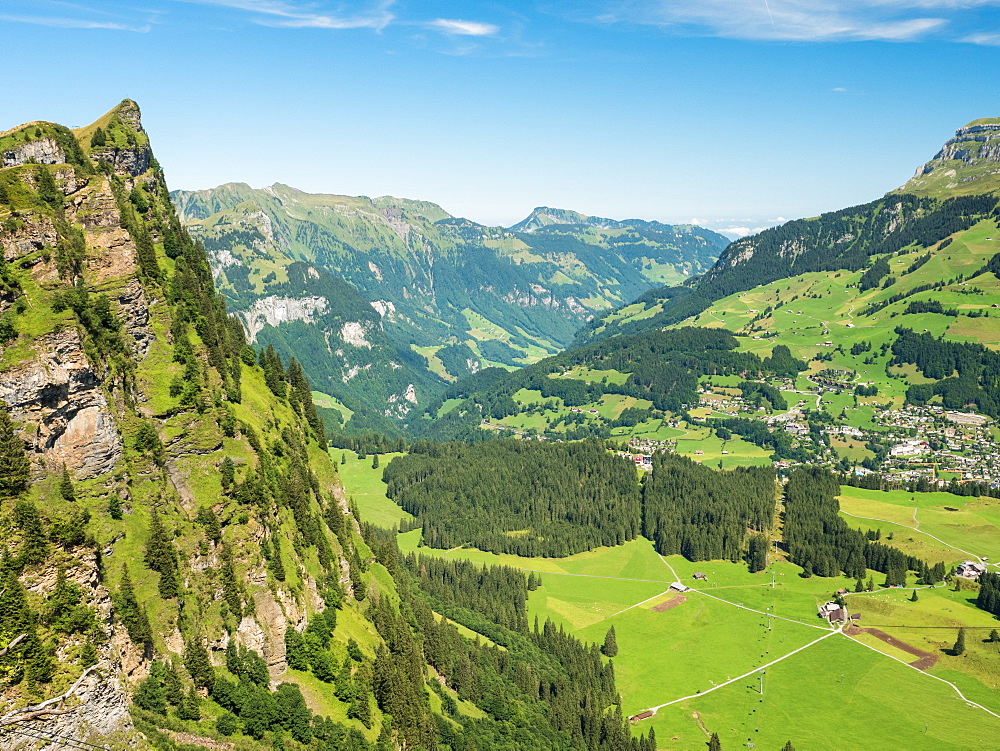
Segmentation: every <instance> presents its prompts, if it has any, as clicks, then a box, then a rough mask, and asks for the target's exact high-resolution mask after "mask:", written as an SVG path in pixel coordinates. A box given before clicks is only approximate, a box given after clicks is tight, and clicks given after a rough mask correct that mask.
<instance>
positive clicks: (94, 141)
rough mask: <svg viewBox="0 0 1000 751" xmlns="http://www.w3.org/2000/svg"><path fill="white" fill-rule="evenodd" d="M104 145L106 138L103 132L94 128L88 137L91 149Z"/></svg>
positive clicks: (98, 128)
mask: <svg viewBox="0 0 1000 751" xmlns="http://www.w3.org/2000/svg"><path fill="white" fill-rule="evenodd" d="M106 143H107V137H106V136H105V135H104V131H103V130H102V129H101V128H100V127H97V128H94V134H93V135H92V136H91V137H90V146H91V148H97V147H99V146H104V145H105V144H106Z"/></svg>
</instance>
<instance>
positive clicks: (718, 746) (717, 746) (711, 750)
mask: <svg viewBox="0 0 1000 751" xmlns="http://www.w3.org/2000/svg"><path fill="white" fill-rule="evenodd" d="M708 751H722V741H720V740H719V734H718V733H712V736H711V737H710V738H709V739H708Z"/></svg>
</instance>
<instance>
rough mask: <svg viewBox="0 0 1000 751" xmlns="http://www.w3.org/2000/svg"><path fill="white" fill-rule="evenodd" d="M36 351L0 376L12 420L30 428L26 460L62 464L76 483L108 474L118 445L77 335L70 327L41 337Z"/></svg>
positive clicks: (1, 394) (118, 455) (0, 390)
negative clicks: (29, 458)
mask: <svg viewBox="0 0 1000 751" xmlns="http://www.w3.org/2000/svg"><path fill="white" fill-rule="evenodd" d="M35 350H36V354H35V356H34V357H33V358H31V359H30V360H25V361H23V362H22V363H21V364H19V365H18V366H17V367H16V368H13V369H11V370H8V371H6V372H4V373H0V399H3V401H4V402H6V404H7V406H8V407H9V409H10V413H11V417H12V418H13V419H14V420H17V421H19V422H25V423H27V424H28V425H30V426H31V427H32V428H34V430H33V431H27V432H25V433H24V437H25V439H26V440H27V441H29V442H30V443H31V445H30V446H29V447H28V448H29V452H30V453H29V455H31V456H32V459H33V460H35V461H36V462H37V461H38V460H39V459H43V460H44V461H45V463H46V464H47V465H48V466H49V467H53V466H54V467H59V466H60V465H61V464H62V463H65V464H66V466H67V468H69V469H70V470H71V471H72V472H73V473H74V474H75V475H76V476H77V477H78V478H91V477H97V476H98V475H102V474H104V473H105V472H110V471H111V470H112V469H113V468H114V466H115V463H116V462H117V461H118V460H119V459H120V458H121V456H122V446H121V440H120V439H119V437H118V431H117V430H116V429H115V423H114V418H113V417H112V415H111V411H110V410H109V409H108V401H107V398H106V397H105V395H104V391H103V390H102V389H101V381H100V378H99V377H98V376H97V374H96V373H95V372H94V370H93V368H91V366H90V363H89V362H88V361H87V356H86V355H85V354H84V352H83V346H82V344H81V342H80V337H79V334H78V333H77V332H76V330H75V329H72V328H65V329H62V330H60V331H55V332H53V333H51V334H46V335H45V336H44V337H41V338H40V339H38V340H37V341H36V342H35Z"/></svg>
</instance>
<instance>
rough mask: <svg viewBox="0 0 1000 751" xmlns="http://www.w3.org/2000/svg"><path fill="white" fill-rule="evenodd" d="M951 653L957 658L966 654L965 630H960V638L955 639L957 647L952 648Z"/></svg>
mask: <svg viewBox="0 0 1000 751" xmlns="http://www.w3.org/2000/svg"><path fill="white" fill-rule="evenodd" d="M951 653H952V654H953V655H954V656H955V657H961V656H962V655H964V654H965V629H964V628H959V629H958V637H957V638H956V639H955V645H954V646H953V647H952V648H951Z"/></svg>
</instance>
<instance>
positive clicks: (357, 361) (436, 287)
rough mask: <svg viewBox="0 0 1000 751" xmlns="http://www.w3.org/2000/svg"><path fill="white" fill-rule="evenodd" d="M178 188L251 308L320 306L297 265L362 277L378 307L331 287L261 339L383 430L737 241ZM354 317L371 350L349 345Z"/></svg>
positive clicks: (219, 268) (427, 206)
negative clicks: (297, 279)
mask: <svg viewBox="0 0 1000 751" xmlns="http://www.w3.org/2000/svg"><path fill="white" fill-rule="evenodd" d="M173 199H174V201H175V203H176V204H177V206H178V210H179V212H180V214H181V216H182V217H183V218H185V219H186V226H187V227H188V228H189V230H190V231H191V232H193V233H194V234H195V235H196V236H197V237H199V238H200V239H201V240H202V241H203V242H204V243H205V246H206V249H207V251H208V255H209V259H210V262H211V263H212V266H213V271H214V274H215V278H216V281H217V283H218V284H219V286H220V289H221V290H222V292H223V294H224V295H225V296H226V297H227V300H228V301H229V304H230V307H231V308H232V309H233V310H234V311H236V312H237V313H240V314H245V313H249V312H250V311H251V310H252V309H253V308H254V306H256V305H258V304H260V301H261V300H263V299H265V298H266V299H271V298H274V297H276V295H277V288H278V287H281V289H282V291H281V292H280V298H281V300H280V304H281V305H284V306H285V309H290V308H291V307H295V308H296V309H297V310H299V311H305V308H306V307H308V305H314V303H308V305H306V304H300V303H297V302H294V301H295V300H297V299H299V298H301V297H302V296H303V295H302V293H301V292H296V291H295V290H292V289H291V288H289V287H288V281H287V278H286V277H287V273H286V269H287V268H288V267H289V266H290V265H291V264H294V263H306V264H308V267H309V268H311V269H312V271H311V272H309V273H310V274H316V275H319V276H320V277H322V278H323V279H329V280H331V281H330V283H331V284H333V283H334V282H333V280H334V279H339V280H341V281H342V282H343V283H346V284H349V285H350V286H352V287H353V288H354V289H355V290H356V291H357V293H358V295H359V296H360V297H359V298H357V299H363V300H365V301H366V302H367V303H368V305H369V306H370V307H371V309H373V310H375V311H377V313H378V317H377V318H373V317H372V316H371V315H370V311H369V312H368V313H367V314H365V313H363V312H362V311H361V310H360V307H359V306H358V305H353V304H352V307H351V311H353V312H350V313H348V312H341V310H340V309H341V308H342V307H343V306H342V305H340V303H338V302H333V301H332V300H333V298H330V297H327V298H325V299H327V300H328V302H327V303H326V304H325V308H324V311H318V312H317V311H316V310H315V309H311V310H312V312H311V313H309V314H306V313H305V312H300V313H297V314H296V316H295V320H291V319H285V320H278V318H276V317H272V319H271V321H270V322H268V324H267V325H266V326H264V327H263V328H261V329H260V330H259V331H256V332H255V335H256V336H261V337H263V339H262V341H264V342H265V343H270V344H273V345H274V346H279V345H280V347H282V348H285V347H290V348H291V349H288V350H284V349H283V350H282V351H289V352H292V353H294V354H295V356H296V358H297V359H300V360H301V361H302V363H303V366H304V367H305V368H306V372H307V374H308V375H309V377H310V379H311V380H312V381H313V383H315V384H316V386H317V389H318V390H320V391H323V392H324V393H327V394H329V395H330V396H333V397H335V398H337V399H338V400H340V401H341V402H343V403H344V404H345V405H346V406H348V407H349V408H350V409H351V410H353V411H354V413H355V415H356V416H352V417H351V422H353V423H356V424H357V425H361V424H362V422H363V421H365V420H367V421H368V422H367V424H366V428H377V429H379V430H381V431H383V432H392V431H393V430H395V429H398V428H393V426H392V421H393V420H398V419H399V418H401V417H404V416H405V413H406V412H408V411H409V410H411V409H412V407H413V406H424V405H426V404H428V403H429V402H430V401H432V400H433V399H434V398H435V397H436V396H437V395H438V394H439V393H440V392H441V391H442V390H443V389H444V388H445V386H446V384H447V383H448V382H450V381H454V380H455V379H456V378H459V377H462V376H464V375H466V374H469V373H474V372H476V371H477V370H478V369H480V368H483V367H486V366H488V365H501V366H504V367H518V366H520V365H523V364H525V363H528V362H532V361H534V360H536V359H538V358H539V357H541V356H544V355H546V354H550V353H553V352H555V351H557V350H558V349H559V348H560V347H561V346H563V345H564V344H565V343H567V342H568V341H569V340H570V338H571V336H572V333H573V331H575V329H576V328H577V327H578V325H579V324H580V323H581V322H583V321H584V320H586V319H587V318H588V317H589V316H591V315H593V314H595V313H596V312H599V311H600V310H602V309H604V308H606V307H609V306H611V305H612V304H613V303H614V301H616V300H624V299H626V298H628V297H630V296H631V295H632V294H634V293H635V292H638V291H641V290H644V289H646V288H647V287H648V286H649V285H650V284H651V283H653V282H652V281H651V280H655V279H657V278H673V279H680V278H684V277H686V276H687V275H689V274H691V273H695V272H697V271H701V270H703V269H704V268H706V267H707V265H708V263H709V262H710V261H711V260H714V257H715V256H714V253H715V252H717V249H721V247H722V246H723V245H724V244H725V243H726V242H728V241H727V240H726V239H725V238H723V237H722V236H721V235H715V234H714V233H711V232H709V231H707V230H700V229H697V228H694V229H692V228H683V229H675V228H673V227H670V226H669V225H662V224H659V223H655V222H653V223H651V222H636V223H635V224H634V225H630V224H627V223H617V225H616V227H612V228H603V229H602V228H597V227H592V226H589V225H586V224H576V225H552V226H549V227H547V228H545V229H542V230H538V231H536V232H532V233H520V232H515V231H513V230H511V229H508V228H503V227H486V226H484V225H480V224H477V223H475V222H472V221H470V220H468V219H463V218H460V217H453V216H451V215H450V214H448V212H447V211H445V210H444V209H442V208H441V207H440V206H438V205H437V204H434V203H431V202H428V201H417V200H411V199H400V198H396V197H391V196H388V197H386V196H383V197H380V198H375V199H372V198H367V197H364V196H357V197H343V196H336V195H332V194H310V193H305V192H303V191H298V190H296V189H293V188H289V187H287V186H283V185H281V184H279V183H276V184H274V185H272V186H269V187H268V188H266V189H254V188H250V187H249V186H247V185H246V184H244V183H230V184H226V185H224V186H220V188H218V189H214V190H209V191H194V192H186V191H175V192H174V193H173ZM581 216H582V215H581ZM321 296H322V295H321ZM349 297H350V298H351V299H355V296H354V295H353V293H352V294H351V295H349ZM268 304H269V305H273V304H275V303H274V302H272V303H268ZM352 316H353V317H352ZM347 324H350V331H352V332H353V331H358V327H360V328H361V329H362V330H363V331H364V337H363V338H364V341H365V342H368V344H371V345H372V346H368V344H361V345H360V348H359V347H358V346H356V344H352V342H351V341H348V339H351V338H352V337H347V338H345V336H344V328H343V327H344V326H345V325H347ZM283 326H292V327H293V328H294V330H295V334H294V336H285V335H284V334H283V333H282V327H283ZM254 328H257V327H256V326H255V327H254ZM296 340H298V341H300V342H303V343H302V344H296V343H295V341H296ZM376 340H378V341H376ZM353 341H354V342H360V341H361V340H360V339H357V338H354V339H353ZM297 347H298V349H297ZM307 352H308V354H307ZM323 352H325V355H323V354H320V353H323ZM398 366H401V367H398ZM345 379H346V380H345ZM390 402H391V404H390V406H389V407H388V408H387V407H386V404H387V403H390Z"/></svg>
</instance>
